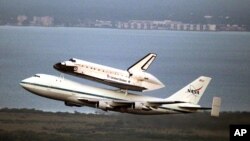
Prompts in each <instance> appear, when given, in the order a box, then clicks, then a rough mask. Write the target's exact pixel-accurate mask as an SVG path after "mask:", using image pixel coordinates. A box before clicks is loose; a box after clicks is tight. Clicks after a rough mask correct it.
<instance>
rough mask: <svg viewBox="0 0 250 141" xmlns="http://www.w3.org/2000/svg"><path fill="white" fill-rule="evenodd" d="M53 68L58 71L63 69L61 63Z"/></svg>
mask: <svg viewBox="0 0 250 141" xmlns="http://www.w3.org/2000/svg"><path fill="white" fill-rule="evenodd" d="M53 67H54V69H56V70H60V69H61V68H62V64H61V63H60V62H59V63H56V64H55V65H54V66H53Z"/></svg>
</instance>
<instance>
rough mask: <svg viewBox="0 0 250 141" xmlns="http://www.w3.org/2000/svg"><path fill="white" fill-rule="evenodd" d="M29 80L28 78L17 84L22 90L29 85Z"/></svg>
mask: <svg viewBox="0 0 250 141" xmlns="http://www.w3.org/2000/svg"><path fill="white" fill-rule="evenodd" d="M29 79H30V78H26V79H24V80H22V81H21V82H20V83H19V84H20V85H21V86H22V87H23V88H26V87H27V84H28V83H29Z"/></svg>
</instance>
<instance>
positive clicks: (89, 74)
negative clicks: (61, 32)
mask: <svg viewBox="0 0 250 141" xmlns="http://www.w3.org/2000/svg"><path fill="white" fill-rule="evenodd" d="M155 57H156V55H155V54H152V53H150V54H148V55H146V56H145V57H144V58H142V59H141V60H140V61H138V62H137V63H135V64H134V65H132V66H131V67H130V68H128V70H126V71H125V70H120V69H115V68H112V67H108V66H103V65H99V64H95V63H91V62H88V61H84V60H80V59H76V58H72V59H70V60H68V61H63V62H59V63H57V64H55V65H54V68H55V69H56V70H58V71H61V72H63V73H66V74H70V75H75V76H79V77H83V78H86V79H89V80H93V81H97V82H100V83H104V84H107V85H110V86H114V87H117V88H120V89H123V90H132V91H151V90H156V89H160V88H163V87H165V86H164V84H163V83H162V82H160V81H159V80H158V79H157V78H156V77H155V76H153V75H152V74H149V73H147V72H145V71H146V70H147V69H148V67H149V65H150V64H151V63H152V61H153V60H154V59H155Z"/></svg>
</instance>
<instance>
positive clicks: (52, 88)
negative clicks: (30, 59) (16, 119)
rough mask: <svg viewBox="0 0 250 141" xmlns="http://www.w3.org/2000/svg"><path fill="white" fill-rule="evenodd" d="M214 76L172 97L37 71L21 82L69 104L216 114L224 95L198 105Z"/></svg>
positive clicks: (146, 111)
mask: <svg viewBox="0 0 250 141" xmlns="http://www.w3.org/2000/svg"><path fill="white" fill-rule="evenodd" d="M210 80H211V78H210V77H205V76H200V77H199V78H197V79H196V80H194V81H193V82H191V83H189V84H188V85H187V86H185V87H184V88H182V89H180V90H179V91H177V92H176V93H174V94H173V95H171V96H170V97H168V98H157V97H151V96H145V95H137V94H132V93H128V94H127V95H124V93H123V92H121V91H116V90H108V89H102V88H97V87H91V86H87V85H84V84H81V83H78V82H74V81H70V80H67V79H65V78H63V77H57V76H52V75H46V74H36V75H34V76H32V77H29V78H27V79H24V80H22V81H21V82H20V85H21V86H22V87H23V88H24V89H26V90H27V91H29V92H31V93H34V94H36V95H39V96H42V97H46V98H50V99H54V100H59V101H63V102H64V103H65V105H66V106H77V107H81V106H89V107H94V108H99V109H102V110H104V111H117V112H125V113H132V114H147V115H155V114H178V113H195V112H202V111H204V110H211V109H212V112H211V115H212V116H219V109H220V98H218V97H215V98H214V99H213V104H212V108H210V107H201V106H200V105H198V102H199V100H200V98H201V97H202V95H203V93H204V92H205V90H206V88H207V86H208V84H209V82H210Z"/></svg>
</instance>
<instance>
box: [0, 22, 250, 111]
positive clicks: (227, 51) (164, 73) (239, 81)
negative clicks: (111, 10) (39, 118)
mask: <svg viewBox="0 0 250 141" xmlns="http://www.w3.org/2000/svg"><path fill="white" fill-rule="evenodd" d="M149 52H154V53H156V54H157V58H156V60H155V61H154V62H153V64H152V65H151V66H150V68H149V70H148V72H150V73H152V74H153V75H155V76H156V77H158V78H159V79H160V80H161V81H162V82H163V83H164V84H165V85H166V87H165V88H163V89H159V90H156V91H151V92H145V93H138V92H135V93H137V94H143V95H151V96H156V97H162V98H165V97H168V96H170V95H171V94H173V93H174V92H176V91H177V90H179V89H180V88H182V87H183V86H185V85H186V84H188V83H189V82H191V81H192V80H194V79H196V78H197V77H199V76H200V75H206V76H210V77H212V78H213V79H212V82H211V84H210V85H209V87H208V89H207V91H206V93H205V94H204V96H203V97H202V99H201V101H200V104H201V105H203V106H211V102H212V98H213V96H220V97H221V98H222V110H223V111H250V102H249V101H250V94H249V92H250V86H249V85H250V80H249V79H250V33H248V32H182V31H165V30H160V31H159V30H118V29H101V28H100V29H99V28H68V27H67V28H66V27H11V26H2V27H0V69H1V70H0V107H9V108H36V109H41V110H46V111H83V112H92V111H94V110H95V109H92V108H71V107H66V106H64V103H63V102H57V101H54V100H49V99H46V98H42V97H38V96H36V95H33V94H30V93H29V92H27V91H25V90H24V89H22V88H21V87H20V86H19V82H20V81H21V80H22V79H24V78H27V77H30V76H31V75H33V74H36V73H45V74H52V75H60V73H59V72H57V71H56V70H54V69H53V64H55V63H57V62H60V61H63V60H68V59H69V58H72V57H75V58H79V59H83V60H88V61H91V62H95V63H100V64H103V65H107V66H111V67H116V68H120V69H124V70H126V69H127V68H128V67H129V66H130V65H132V64H133V63H134V62H136V61H137V60H138V59H140V58H141V57H143V56H144V55H146V54H147V53H149ZM65 77H66V78H68V79H71V80H74V81H78V82H80V83H84V84H87V85H93V86H97V87H102V88H109V89H115V88H112V87H109V86H106V85H102V84H98V83H95V82H90V81H88V80H84V79H81V78H76V77H73V76H69V75H65Z"/></svg>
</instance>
